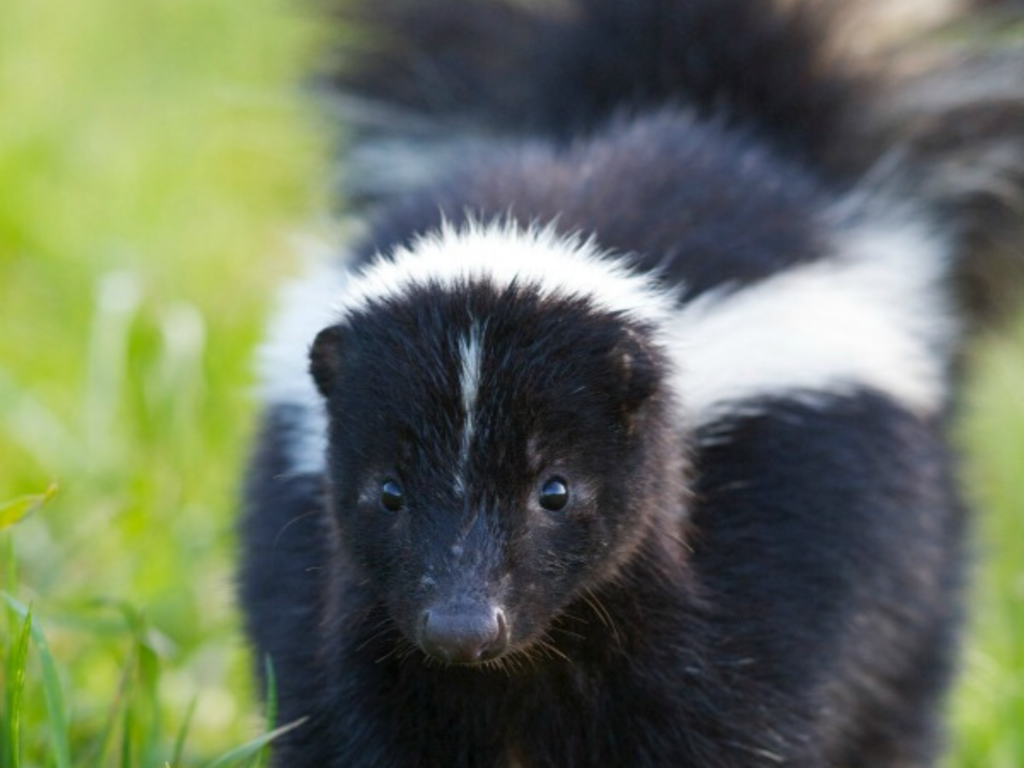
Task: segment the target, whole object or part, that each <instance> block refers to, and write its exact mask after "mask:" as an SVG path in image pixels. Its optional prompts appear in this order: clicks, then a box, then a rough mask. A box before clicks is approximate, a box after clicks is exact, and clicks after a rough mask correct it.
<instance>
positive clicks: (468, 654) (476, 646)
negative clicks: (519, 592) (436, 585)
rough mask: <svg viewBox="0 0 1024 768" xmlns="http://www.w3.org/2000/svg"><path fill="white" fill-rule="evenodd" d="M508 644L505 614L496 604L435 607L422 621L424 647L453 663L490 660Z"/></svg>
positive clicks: (443, 659)
mask: <svg viewBox="0 0 1024 768" xmlns="http://www.w3.org/2000/svg"><path fill="white" fill-rule="evenodd" d="M507 645H508V626H507V624H506V622H505V614H504V613H503V612H502V610H501V608H496V607H494V606H493V605H487V604H484V605H455V606H444V607H435V608H431V609H430V610H429V611H426V612H425V613H424V614H423V618H422V619H421V620H420V646H421V647H422V648H423V650H424V651H426V652H427V653H428V654H430V655H431V656H433V657H435V658H437V659H441V660H442V661H446V662H448V663H449V664H474V663H476V662H479V661H487V660H488V659H493V658H494V657H496V656H498V655H500V654H501V652H502V651H504V650H505V648H506V646H507Z"/></svg>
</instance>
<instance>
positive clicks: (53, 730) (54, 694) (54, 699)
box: [3, 593, 71, 768]
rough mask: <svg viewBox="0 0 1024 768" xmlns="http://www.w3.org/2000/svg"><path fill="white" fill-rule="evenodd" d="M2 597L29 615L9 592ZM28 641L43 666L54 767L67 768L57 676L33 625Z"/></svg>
mask: <svg viewBox="0 0 1024 768" xmlns="http://www.w3.org/2000/svg"><path fill="white" fill-rule="evenodd" d="M3 597H4V600H6V601H7V605H8V606H10V607H11V608H12V609H13V610H14V611H15V613H17V614H18V615H19V616H21V617H23V618H27V617H28V616H29V615H30V610H29V608H27V607H26V606H25V605H23V604H22V603H20V602H18V601H17V600H15V599H14V598H13V597H11V595H9V594H7V593H4V595H3ZM29 630H30V632H31V635H32V643H33V645H35V648H36V650H37V651H38V652H39V661H40V663H41V665H42V668H43V692H44V694H45V699H46V714H47V721H48V722H49V724H50V737H51V738H50V746H51V748H52V749H53V759H54V762H55V763H56V765H57V768H71V750H70V748H69V746H68V718H67V711H66V710H65V709H64V693H63V691H62V690H61V685H60V676H59V675H58V674H57V665H56V664H55V663H54V660H53V656H52V655H51V654H50V647H49V645H48V644H47V642H46V636H45V635H44V634H43V631H42V630H41V629H40V628H39V626H38V625H37V624H34V623H32V624H30V626H29Z"/></svg>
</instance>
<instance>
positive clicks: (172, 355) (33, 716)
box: [0, 0, 1024, 768]
mask: <svg viewBox="0 0 1024 768" xmlns="http://www.w3.org/2000/svg"><path fill="white" fill-rule="evenodd" d="M300 6H301V3H299V2H295V1H294V0H292V1H289V0H246V2H241V1H240V0H134V1H129V0H91V2H86V1H85V0H6V1H5V2H4V3H3V9H2V12H0V504H2V503H3V502H5V501H8V500H12V499H15V498H17V497H20V496H22V495H26V494H35V493H41V492H42V491H44V490H45V489H46V488H47V487H48V486H49V485H50V483H51V482H52V481H56V482H57V483H59V485H60V490H59V493H58V494H57V496H56V498H55V499H54V500H52V501H51V502H50V503H49V504H47V505H45V506H43V507H42V508H41V509H39V510H37V511H35V512H34V513H33V514H32V515H31V516H30V517H28V518H27V519H25V520H24V521H22V522H20V523H18V524H17V525H15V526H13V527H10V528H8V529H7V530H4V531H0V591H2V592H4V593H6V594H7V595H9V596H11V597H12V598H14V600H16V601H17V602H16V603H12V602H10V601H8V602H7V604H4V603H0V680H2V681H3V690H4V694H3V698H0V767H2V768H14V766H17V765H24V766H39V767H40V768H42V767H43V766H49V765H58V766H63V765H68V764H71V765H75V766H94V765H95V766H99V765H103V766H107V765H122V766H129V765H131V766H163V765H165V764H166V763H168V762H169V761H171V760H172V759H174V755H175V754H176V749H178V748H177V747H176V746H175V744H176V742H177V741H178V740H179V738H181V736H182V727H183V726H184V725H185V724H186V723H187V722H188V721H189V712H190V710H192V709H193V707H194V712H193V716H192V718H191V724H190V725H189V727H188V730H187V733H186V734H185V736H184V745H185V746H184V747H183V752H182V756H181V757H180V759H179V760H177V762H179V763H180V764H181V765H189V766H192V765H197V766H198V765H203V764H205V763H206V762H207V761H208V760H210V759H213V758H215V757H216V756H218V755H221V754H222V753H224V752H225V751H227V750H229V749H231V748H233V747H235V746H237V745H239V744H241V743H243V742H245V741H246V740H248V739H250V738H252V737H253V736H254V735H256V734H258V733H260V732H261V731H262V730H263V729H264V724H263V720H262V715H261V713H260V708H259V707H258V706H257V704H256V703H255V701H254V695H253V689H252V685H251V682H250V680H249V669H250V664H251V662H250V660H249V659H248V657H247V654H246V650H245V647H244V643H243V640H242V638H241V635H240V632H239V628H238V616H237V611H236V609H235V606H234V603H233V597H232V592H233V587H232V567H233V566H232V563H233V559H234V552H233V549H234V537H233V525H234V522H233V520H234V515H235V506H236V497H237V489H238V477H239V472H240V468H241V465H242V463H243V460H244V453H245V445H246V438H247V436H248V434H249V433H250V431H251V429H252V424H253V417H254V402H253V398H252V393H251V388H252V384H253V378H252V366H251V359H252V351H253V347H254V345H255V344H256V343H257V341H258V339H259V337H260V333H261V328H262V325H263V322H264V317H265V313H266V309H267V308H268V305H269V302H270V301H271V297H272V294H273V288H274V286H275V284H277V283H278V282H279V281H280V280H281V278H282V277H283V276H285V275H287V274H289V273H292V272H294V271H295V269H296V267H297V265H296V261H297V259H296V257H295V255H294V253H293V251H292V248H291V245H290V236H291V234H292V233H293V232H296V231H299V230H302V229H305V228H307V227H308V224H309V222H310V221H313V220H315V219H316V218H317V217H318V215H320V212H322V211H324V210H326V208H327V205H326V203H325V200H326V195H325V192H324V188H325V186H326V181H327V178H328V176H329V168H330V164H329V162H328V161H327V160H326V158H327V154H328V153H327V151H326V147H327V144H328V140H327V138H326V137H327V131H326V129H325V126H323V125H317V124H316V123H315V121H314V119H313V114H314V110H313V109H312V108H311V105H310V104H308V103H305V102H304V101H303V99H302V96H301V89H300V88H299V82H300V80H301V78H302V76H303V75H304V74H305V73H306V72H308V71H309V70H310V68H311V62H312V61H313V59H314V57H315V55H316V51H317V50H319V49H320V48H321V44H322V41H323V39H324V37H325V30H324V29H323V25H322V23H317V22H316V21H315V20H313V19H311V18H309V17H307V16H303V15H302V13H301V12H300ZM973 369H974V371H975V372H976V373H977V375H976V377H975V381H974V382H973V384H972V386H971V388H970V393H969V397H968V398H967V407H966V409H965V411H966V416H965V418H964V419H963V420H962V426H961V429H960V430H959V438H960V440H959V441H960V444H961V446H962V447H963V451H964V453H965V454H966V456H967V457H968V461H967V462H966V464H967V469H966V471H965V477H966V478H967V479H968V481H969V486H970V487H971V489H972V495H973V496H974V497H976V498H977V499H978V500H979V502H980V506H982V507H983V510H984V511H983V514H981V515H980V516H979V526H978V531H979V534H978V539H977V546H976V549H977V552H978V561H979V563H980V565H979V567H978V568H977V570H976V578H975V580H974V586H973V598H972V599H971V613H972V628H971V633H970V638H969V642H968V647H967V650H966V653H965V657H964V658H965V661H964V669H963V675H962V681H961V684H960V686H959V689H958V691H957V693H956V696H955V699H954V701H953V702H952V703H951V721H952V724H953V731H954V741H955V749H954V754H953V756H952V758H951V759H950V761H949V765H950V766H961V767H966V766H978V767H979V768H980V767H981V766H985V767H986V768H1010V766H1024V535H1022V534H1024V324H1019V327H1018V328H1016V332H1015V333H1007V334H1005V335H1002V336H1000V337H998V338H993V339H989V340H986V341H985V343H984V344H981V345H979V349H978V351H977V354H976V360H975V365H974V366H973ZM0 508H2V507H0ZM19 605H20V606H27V605H31V607H32V618H33V626H34V627H35V628H36V630H37V631H38V630H41V631H42V632H43V633H44V634H45V638H46V639H47V640H48V649H49V650H48V653H47V652H46V649H45V648H40V647H39V644H38V641H36V642H28V643H27V645H23V643H22V629H23V625H24V622H23V618H22V616H23V612H20V611H21V609H20V608H19V607H18V606H19ZM23 648H24V653H23V650H22V649H23ZM23 655H24V657H25V659H26V661H25V663H24V664H22V662H21V659H22V657H23ZM48 660H52V663H53V668H54V669H55V673H53V672H51V677H50V678H47V670H48V666H47V663H46V662H47V661H48ZM52 674H55V675H56V678H54V677H52ZM55 683H59V687H60V689H61V691H62V697H63V698H62V701H61V702H59V703H57V704H54V701H53V700H52V697H51V699H50V700H49V701H48V700H47V693H51V694H52V693H53V690H54V686H55ZM16 734H20V741H21V743H20V746H18V745H15V744H14V743H13V739H14V737H15V735H16ZM65 742H66V744H67V747H66V755H67V758H65V756H64V752H65V747H64V746H63V743H65ZM19 756H20V757H19Z"/></svg>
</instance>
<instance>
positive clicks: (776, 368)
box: [672, 216, 957, 426]
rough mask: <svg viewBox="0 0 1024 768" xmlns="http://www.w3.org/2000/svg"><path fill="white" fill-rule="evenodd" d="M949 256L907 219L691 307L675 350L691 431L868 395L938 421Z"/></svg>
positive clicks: (677, 326) (953, 327)
mask: <svg viewBox="0 0 1024 768" xmlns="http://www.w3.org/2000/svg"><path fill="white" fill-rule="evenodd" d="M947 250H948V247H947V246H946V244H945V243H943V242H942V241H940V240H938V239H936V238H934V237H932V236H931V235H930V234H929V232H928V231H927V230H926V229H925V228H924V227H923V226H922V225H921V224H919V223H918V222H916V221H915V220H914V219H913V218H912V217H910V216H904V217H896V216H893V217H891V218H883V219H881V220H879V219H876V220H874V221H872V222H871V223H867V224H860V225H857V226H855V227H853V228H851V229H848V230H847V231H846V232H844V233H842V234H841V235H840V236H839V240H838V242H837V243H836V254H835V255H834V256H832V257H831V258H829V259H826V260H823V261H819V262H814V263H811V264H807V265H804V266H801V267H797V268H794V269H790V270H787V271H785V272H782V273H780V274H778V275H776V276H774V277H771V278H769V279H767V280H765V281H763V282H760V283H756V284H754V285H751V286H749V287H747V288H744V289H742V290H733V291H729V290H721V291H716V292H713V293H710V294H706V295H704V296H701V297H699V298H698V299H696V300H695V301H693V302H691V303H690V304H688V305H687V306H685V307H683V308H682V310H681V311H680V313H679V315H678V318H677V320H676V321H675V323H674V325H673V338H674V341H673V345H672V347H673V348H672V352H673V356H674V357H675V358H676V359H677V363H678V373H677V374H676V377H675V382H674V383H675V386H676V388H677V390H678V392H679V397H680V400H681V402H682V404H683V407H684V408H685V410H686V413H687V416H688V421H689V422H690V423H691V425H694V426H700V425H704V424H708V423H710V422H713V421H716V420H718V419H721V418H725V417H730V416H734V415H737V414H740V413H744V412H746V411H749V405H748V406H744V403H748V404H749V403H750V401H756V400H759V399H761V398H766V397H781V398H790V399H800V400H805V401H809V402H814V401H815V400H817V399H820V398H821V396H822V395H842V394H844V393H848V392H851V391H853V390H856V389H863V388H871V389H874V390H877V391H879V392H881V393H883V394H885V395H887V396H889V397H891V398H893V399H895V400H896V401H897V402H899V403H900V404H901V405H903V406H904V407H906V408H908V409H910V410H912V411H914V412H917V413H920V414H929V413H934V412H935V411H936V410H937V409H938V408H940V407H941V405H942V404H943V402H944V400H945V396H946V383H945V382H946V376H947V371H946V366H947V365H948V360H949V355H950V350H951V345H952V343H953V341H954V339H955V337H956V333H957V324H956V322H955V320H954V313H953V311H952V308H951V306H950V305H949V298H948V296H947V290H946V288H945V282H944V276H945V271H946V270H947V268H948V263H949V258H948V255H947Z"/></svg>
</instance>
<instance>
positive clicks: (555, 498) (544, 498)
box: [540, 477, 569, 512]
mask: <svg viewBox="0 0 1024 768" xmlns="http://www.w3.org/2000/svg"><path fill="white" fill-rule="evenodd" d="M568 503H569V486H568V485H567V484H566V482H565V480H563V479H562V478H560V477H552V478H551V479H550V480H548V481H547V482H546V483H544V487H543V488H541V489H540V505H541V506H542V507H544V509H546V510H548V511H549V512H558V511H559V510H560V509H565V505H566V504H568Z"/></svg>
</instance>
